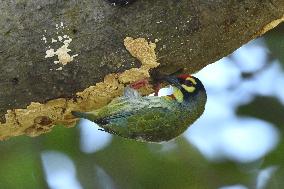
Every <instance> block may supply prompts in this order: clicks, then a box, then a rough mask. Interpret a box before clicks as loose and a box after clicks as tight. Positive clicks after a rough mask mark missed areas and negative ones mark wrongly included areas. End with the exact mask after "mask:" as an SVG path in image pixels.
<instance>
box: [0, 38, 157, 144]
mask: <svg viewBox="0 0 284 189" xmlns="http://www.w3.org/2000/svg"><path fill="white" fill-rule="evenodd" d="M63 37H64V36H63ZM64 38H66V37H64ZM124 45H125V47H126V49H127V50H128V51H129V52H130V53H131V55H132V56H134V57H136V58H137V59H138V60H140V61H141V67H140V68H133V69H130V70H127V71H125V72H123V73H120V74H109V75H107V76H105V78H104V80H103V81H102V82H99V83H97V84H96V85H95V86H90V87H88V88H87V89H85V90H84V91H82V92H78V93H77V94H76V95H77V97H76V98H75V99H63V98H59V99H55V100H50V101H48V102H47V103H45V104H42V103H37V102H32V103H31V104H30V105H29V106H27V108H26V109H15V110H8V111H7V114H6V115H5V117H6V123H4V124H1V123H0V140H4V139H7V138H10V137H12V136H18V135H23V134H26V135H28V136H38V135H40V134H42V133H46V132H49V131H51V129H52V128H53V127H54V126H55V125H64V126H66V127H72V126H74V125H75V124H76V121H77V120H78V119H76V118H74V117H73V116H72V115H71V111H73V110H78V111H90V110H94V109H97V108H100V107H102V106H105V105H106V104H107V103H109V102H110V101H111V100H112V99H114V98H115V97H118V96H121V95H122V93H123V89H124V87H125V85H127V84H129V83H131V82H135V81H137V80H139V79H144V78H146V77H149V73H148V72H149V69H151V68H154V67H157V66H158V65H159V63H158V62H157V57H156V54H155V48H156V45H155V44H154V43H151V42H150V43H148V42H147V40H145V39H143V38H138V39H133V38H130V37H127V38H126V39H125V41H124ZM50 52H52V50H50ZM142 91H143V93H144V94H149V93H151V92H153V91H152V90H151V88H149V86H148V88H144V89H143V90H142Z"/></svg>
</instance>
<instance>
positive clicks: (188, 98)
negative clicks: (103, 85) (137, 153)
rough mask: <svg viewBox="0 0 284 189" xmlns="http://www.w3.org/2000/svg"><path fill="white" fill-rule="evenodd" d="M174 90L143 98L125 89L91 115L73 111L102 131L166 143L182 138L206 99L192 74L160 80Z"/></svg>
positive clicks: (196, 117)
mask: <svg viewBox="0 0 284 189" xmlns="http://www.w3.org/2000/svg"><path fill="white" fill-rule="evenodd" d="M160 80H164V81H165V82H167V83H168V84H170V85H171V86H172V88H173V93H172V94H171V95H167V96H141V95H140V94H139V93H138V91H137V90H135V89H134V88H131V87H129V86H128V87H125V89H124V94H123V96H121V97H117V98H115V99H113V100H112V101H111V102H110V103H109V104H107V105H106V106H104V107H102V108H99V109H96V110H94V111H90V112H79V111H72V112H71V113H72V114H73V116H75V117H77V118H85V119H88V120H90V121H92V122H95V123H97V124H98V125H99V126H100V128H101V129H100V130H102V131H105V132H108V133H110V134H113V135H117V136H120V137H123V138H127V139H134V140H136V141H142V142H158V143H159V142H164V141H169V140H172V139H174V138H176V137H178V136H179V135H181V134H182V133H183V132H184V131H185V130H186V129H187V128H188V127H189V126H190V125H192V124H193V123H194V122H195V121H196V120H197V119H198V118H199V117H200V116H201V115H202V114H203V112H204V109H205V104H206V100H207V95H206V90H205V88H204V86H203V84H202V82H201V81H200V80H199V79H198V78H197V77H194V76H192V75H189V74H179V75H177V76H170V75H169V76H164V77H163V78H160Z"/></svg>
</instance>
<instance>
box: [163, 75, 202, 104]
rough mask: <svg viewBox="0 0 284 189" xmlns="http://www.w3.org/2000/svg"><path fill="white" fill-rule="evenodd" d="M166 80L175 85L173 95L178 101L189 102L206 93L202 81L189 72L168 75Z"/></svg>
mask: <svg viewBox="0 0 284 189" xmlns="http://www.w3.org/2000/svg"><path fill="white" fill-rule="evenodd" d="M165 81H167V82H168V83H169V84H171V85H173V87H174V92H173V97H174V98H175V99H176V100H177V101H178V102H188V101H190V100H191V99H192V98H194V97H195V96H197V95H198V94H200V93H206V92H205V88H204V86H203V84H202V83H201V81H200V80H199V79H198V78H196V77H194V76H191V75H188V74H180V75H177V76H167V77H165Z"/></svg>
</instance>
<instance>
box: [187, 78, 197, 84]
mask: <svg viewBox="0 0 284 189" xmlns="http://www.w3.org/2000/svg"><path fill="white" fill-rule="evenodd" d="M186 80H187V81H191V82H192V83H193V84H194V85H196V84H197V82H196V81H195V79H194V78H192V77H188V78H186Z"/></svg>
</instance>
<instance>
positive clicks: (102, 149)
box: [0, 24, 284, 189]
mask: <svg viewBox="0 0 284 189" xmlns="http://www.w3.org/2000/svg"><path fill="white" fill-rule="evenodd" d="M283 69H284V24H282V25H280V26H278V27H277V28H275V29H274V30H272V31H270V32H269V33H267V34H265V36H264V37H262V38H259V39H257V40H254V41H252V42H250V43H248V44H246V45H245V46H243V47H242V48H240V49H238V50H237V51H236V52H234V53H233V54H232V55H230V56H228V57H226V58H223V59H222V60H220V61H219V62H218V63H216V64H212V65H210V66H208V67H206V68H205V69H203V70H202V71H201V72H200V73H198V74H197V76H198V77H200V79H201V80H202V81H203V83H204V85H205V86H206V89H207V92H208V104H207V106H206V112H205V113H204V115H203V116H202V118H201V119H199V120H198V121H197V122H196V123H195V124H194V125H192V126H191V127H190V128H189V129H188V130H187V131H186V133H185V134H184V135H183V136H181V137H179V138H177V139H175V140H173V141H170V142H167V143H162V144H147V143H141V142H136V141H130V140H126V139H123V138H119V137H115V136H110V135H108V134H106V133H104V132H101V131H98V130H97V127H95V126H94V125H91V123H90V122H87V121H82V123H81V124H80V126H77V127H75V128H71V129H70V128H69V129H67V128H64V127H56V128H55V129H53V131H52V132H51V133H49V134H45V135H42V136H39V137H36V138H29V137H25V136H22V137H16V138H12V139H10V140H8V141H4V142H1V143H0V153H1V156H0V188H1V189H27V188H29V189H33V188H35V189H39V188H52V189H61V188H64V189H65V188H66V189H81V188H86V189H89V188H97V189H173V188H174V189H265V188H268V189H283V188H284V181H283V178H284V171H283V166H284V152H283V151H284V142H283V132H284V130H283V129H284V105H283V104H284V89H283V86H284V71H283Z"/></svg>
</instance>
